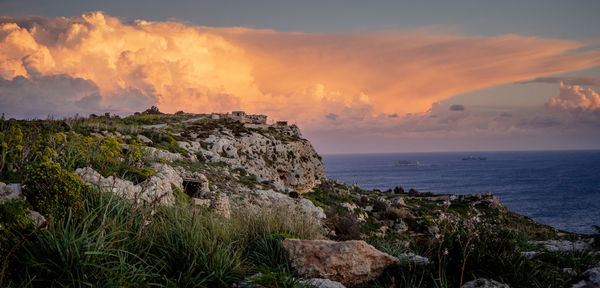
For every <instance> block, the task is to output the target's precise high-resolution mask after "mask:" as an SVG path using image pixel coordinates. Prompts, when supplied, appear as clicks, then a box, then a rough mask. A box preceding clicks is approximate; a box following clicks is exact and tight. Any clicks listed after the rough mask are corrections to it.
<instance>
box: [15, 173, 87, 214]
mask: <svg viewBox="0 0 600 288" xmlns="http://www.w3.org/2000/svg"><path fill="white" fill-rule="evenodd" d="M24 184H25V189H24V192H25V195H26V196H27V200H28V201H29V203H30V204H31V206H32V207H33V209H34V210H35V211H38V212H40V213H42V214H43V215H44V216H46V217H48V216H50V215H52V216H54V217H57V218H61V219H62V218H65V217H66V216H67V215H68V214H69V213H70V212H69V211H70V210H71V212H72V214H73V215H74V217H79V216H80V214H81V209H82V208H83V207H82V193H84V192H86V191H89V189H90V187H89V186H87V185H86V184H85V183H83V182H82V181H81V180H80V179H79V178H77V176H75V175H74V174H72V173H69V172H67V171H65V170H63V169H62V168H61V167H60V166H59V165H58V164H56V163H54V162H42V163H40V164H37V165H33V166H31V167H30V168H29V170H28V171H27V175H26V176H25V182H24Z"/></svg>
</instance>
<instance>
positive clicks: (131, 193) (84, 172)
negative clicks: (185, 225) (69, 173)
mask: <svg viewBox="0 0 600 288" xmlns="http://www.w3.org/2000/svg"><path fill="white" fill-rule="evenodd" d="M152 169H154V170H155V171H156V175H154V176H152V177H149V178H148V179H147V180H146V181H144V182H142V183H140V184H137V185H135V184H133V182H131V181H128V180H123V179H119V178H116V177H114V176H109V177H106V178H105V177H103V176H102V175H100V173H98V172H96V171H95V170H94V169H92V168H89V167H86V168H79V169H77V170H75V174H77V176H79V178H81V180H83V181H84V182H86V183H88V184H92V185H98V186H100V188H102V189H103V190H105V191H110V192H113V193H116V194H118V195H121V196H123V197H125V198H127V199H140V200H144V201H148V202H151V201H155V200H157V201H159V202H160V203H162V204H167V205H169V204H173V202H174V201H175V195H174V193H173V189H172V188H171V185H175V186H176V187H177V188H179V189H183V187H182V183H183V179H181V177H180V176H179V174H178V173H177V171H175V169H173V167H171V166H169V165H166V164H159V163H154V164H152Z"/></svg>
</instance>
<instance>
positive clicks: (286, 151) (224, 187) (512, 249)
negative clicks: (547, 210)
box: [0, 109, 600, 287]
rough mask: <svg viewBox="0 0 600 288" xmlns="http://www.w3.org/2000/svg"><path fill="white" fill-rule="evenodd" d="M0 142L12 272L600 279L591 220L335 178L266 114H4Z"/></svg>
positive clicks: (516, 283) (225, 281)
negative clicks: (581, 227) (572, 227)
mask: <svg viewBox="0 0 600 288" xmlns="http://www.w3.org/2000/svg"><path fill="white" fill-rule="evenodd" d="M263 117H264V118H263ZM0 143H1V145H2V146H1V147H2V148H1V149H2V150H1V153H0V157H1V158H0V161H1V162H0V221H1V226H0V231H1V232H2V233H1V234H0V237H1V238H0V255H1V256H0V261H2V263H3V266H4V267H3V270H2V280H0V281H2V282H0V284H2V285H6V286H8V287H21V286H34V287H38V286H39V287H48V286H51V287H62V286H94V287H95V286H111V287H114V286H127V287H129V286H143V287H148V286H160V287H162V286H166V287H344V286H347V287H459V286H461V285H462V284H464V283H467V282H469V281H471V282H469V283H467V284H465V285H464V286H463V287H481V286H477V285H478V284H477V283H476V282H477V281H475V280H476V279H479V280H478V281H479V282H483V281H487V283H488V284H489V285H495V286H486V287H504V286H501V285H502V284H501V283H506V284H508V285H509V286H511V287H571V286H573V287H599V286H598V285H600V277H599V276H598V275H600V267H599V266H600V254H599V252H598V243H599V242H600V240H598V236H597V235H596V236H590V235H578V234H571V233H566V232H561V231H556V230H555V229H553V228H551V227H548V226H545V225H542V224H539V223H536V222H535V221H533V220H531V219H529V218H527V217H525V216H522V215H519V214H516V213H513V212H511V211H510V210H509V209H507V208H506V207H505V206H503V205H502V203H500V202H499V201H498V198H496V197H495V196H493V195H491V194H477V195H463V196H457V195H439V194H431V193H427V192H419V191H415V190H412V189H411V190H409V191H404V189H403V188H402V187H400V186H398V187H396V188H395V189H393V190H390V191H386V192H377V191H367V190H363V189H361V188H360V187H357V186H351V185H347V184H344V183H338V182H335V181H332V180H330V179H328V178H327V177H326V175H325V169H324V165H323V163H322V161H321V157H320V156H319V155H318V154H317V153H316V151H315V150H314V148H313V147H312V145H311V143H310V142H309V141H308V140H306V139H304V138H302V135H301V132H300V130H299V129H298V127H297V126H296V125H288V124H287V123H286V122H281V121H278V122H276V123H274V124H266V117H265V116H262V115H245V114H240V113H239V112H234V113H233V114H216V113H213V114H189V113H183V112H178V113H176V114H163V113H160V112H159V111H158V110H157V109H148V110H146V111H145V112H142V113H136V114H135V115H131V116H128V117H123V118H122V117H118V116H111V115H104V116H95V115H93V116H91V117H89V118H69V119H64V120H52V119H49V120H30V121H25V120H5V119H1V120H0ZM399 184H402V183H399ZM594 238H595V239H594ZM484 279H487V280H484ZM472 280H473V281H475V282H473V281H472ZM492 280H494V281H498V282H493V281H492ZM469 285H471V286H469ZM594 285H596V286H594ZM0 286H1V285H0Z"/></svg>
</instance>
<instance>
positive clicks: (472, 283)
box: [461, 278, 509, 288]
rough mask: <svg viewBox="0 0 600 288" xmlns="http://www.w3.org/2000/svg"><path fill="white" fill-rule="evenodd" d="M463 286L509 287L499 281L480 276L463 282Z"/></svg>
mask: <svg viewBox="0 0 600 288" xmlns="http://www.w3.org/2000/svg"><path fill="white" fill-rule="evenodd" d="M461 288H509V286H508V285H507V284H504V283H500V282H498V281H494V280H488V279H483V278H479V279H475V280H473V281H469V282H467V283H465V284H463V285H462V287H461Z"/></svg>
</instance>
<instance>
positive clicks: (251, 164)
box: [178, 126, 326, 192]
mask: <svg viewBox="0 0 600 288" xmlns="http://www.w3.org/2000/svg"><path fill="white" fill-rule="evenodd" d="M192 128H193V127H192ZM288 130H289V131H287V130H286V131H287V132H286V133H287V134H282V132H281V131H278V130H274V129H271V130H269V129H267V130H265V129H262V130H260V129H258V130H257V129H246V130H244V132H241V133H240V132H237V134H236V133H235V132H233V131H231V130H229V129H228V128H227V127H226V126H224V127H221V129H220V130H214V131H212V134H210V135H208V136H207V137H206V138H202V137H199V136H198V134H197V133H194V132H188V133H186V134H185V135H187V136H188V137H189V138H191V141H190V142H184V141H180V142H178V145H179V147H181V148H183V149H185V150H186V151H188V152H189V153H190V154H193V155H198V154H202V155H203V157H204V158H206V159H207V161H210V162H225V163H227V164H229V165H231V167H232V168H243V169H244V170H245V171H246V172H247V173H250V174H254V175H256V176H257V177H258V178H259V179H266V180H270V181H277V182H281V183H283V184H284V185H286V186H287V187H289V188H292V189H294V190H297V191H298V192H305V191H308V190H310V189H312V188H313V187H314V186H315V185H317V184H319V183H320V180H321V179H325V178H326V176H325V166H324V165H323V162H322V160H321V157H320V156H319V155H318V154H317V152H316V151H315V150H314V148H313V147H312V145H311V144H310V142H309V141H308V140H306V139H302V138H300V137H299V135H300V134H299V131H294V130H291V129H288ZM261 131H262V133H261ZM288 134H289V135H288Z"/></svg>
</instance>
